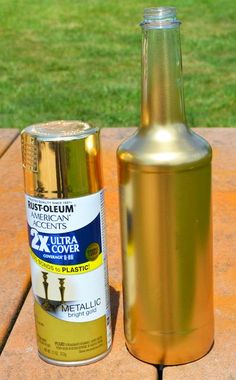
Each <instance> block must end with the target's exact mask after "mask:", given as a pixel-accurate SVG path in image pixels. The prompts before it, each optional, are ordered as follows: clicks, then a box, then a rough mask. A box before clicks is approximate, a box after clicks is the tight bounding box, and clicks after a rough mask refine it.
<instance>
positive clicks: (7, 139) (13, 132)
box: [0, 128, 19, 157]
mask: <svg viewBox="0 0 236 380" xmlns="http://www.w3.org/2000/svg"><path fill="white" fill-rule="evenodd" d="M18 135H19V130H18V129H13V128H4V129H0V157H1V156H2V155H3V154H4V152H5V151H6V150H7V149H8V147H9V146H10V145H11V143H12V142H13V141H14V140H15V139H16V137H17V136H18Z"/></svg>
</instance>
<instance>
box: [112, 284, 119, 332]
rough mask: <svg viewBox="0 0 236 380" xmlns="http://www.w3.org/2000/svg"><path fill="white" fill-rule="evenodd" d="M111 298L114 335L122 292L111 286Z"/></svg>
mask: <svg viewBox="0 0 236 380" xmlns="http://www.w3.org/2000/svg"><path fill="white" fill-rule="evenodd" d="M110 298H111V324H112V337H114V333H115V328H116V321H117V314H118V309H119V304H120V292H119V291H118V290H116V289H115V288H113V287H112V286H110Z"/></svg>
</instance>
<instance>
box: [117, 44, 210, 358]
mask: <svg viewBox="0 0 236 380" xmlns="http://www.w3.org/2000/svg"><path fill="white" fill-rule="evenodd" d="M151 38H152V40H153V37H151ZM158 38H159V37H158ZM171 54H172V53H171ZM167 55H168V49H167ZM152 56H153V54H152ZM146 58H148V57H147V56H146ZM146 64H147V66H148V60H147V62H146ZM159 68H160V66H159ZM159 68H156V70H155V73H158V70H159ZM150 71H152V69H151V70H150V66H149V73H150ZM144 72H145V70H144ZM153 72H154V71H153ZM144 77H145V75H144ZM152 77H153V75H152ZM154 77H155V75H154ZM170 77H171V76H169V78H170ZM146 79H147V78H144V80H146ZM144 87H145V86H144ZM160 87H161V86H159V87H158V88H157V87H155V85H152V86H151V85H148V86H147V88H146V90H147V91H146V93H144V94H143V98H144V103H145V97H146V99H147V100H148V101H146V103H145V104H144V105H143V109H142V111H143V115H144V117H143V124H142V127H141V128H140V129H139V130H138V131H137V132H136V133H135V134H134V135H133V136H131V137H130V138H129V139H128V140H126V141H125V142H123V143H122V144H121V145H120V147H119V148H118V152H117V159H118V171H119V189H120V215H121V235H122V259H123V293H124V325H125V337H126V343H127V347H128V349H129V351H130V352H131V353H132V354H133V355H134V356H136V357H137V358H139V359H141V360H143V361H146V362H149V363H153V364H166V365H171V364H182V363H186V362H190V361H193V360H196V359H199V358H200V357H202V356H203V355H204V354H206V353H207V352H208V351H209V349H210V348H211V346H212V344H213V325H214V324H213V288H212V283H213V281H212V225H211V147H210V145H209V144H208V143H207V142H206V141H205V140H204V139H202V138H201V137H200V136H197V135H196V134H195V133H193V132H192V131H191V130H189V129H188V128H187V127H186V125H185V124H184V122H183V120H177V119H178V118H179V116H178V117H177V118H176V115H180V112H179V113H178V112H176V97H175V104H174V108H172V107H171V100H170V99H171V96H169V95H168V99H169V102H167V103H168V104H166V102H165V100H166V98H165V96H164V97H162V102H163V107H165V106H166V107H167V108H168V121H165V122H164V119H163V115H166V114H167V113H166V111H165V110H163V112H162V113H160V112H158V110H157V113H156V109H155V101H157V97H156V95H158V91H159V92H160ZM163 88H164V87H162V90H163ZM156 89H157V91H155V90H156ZM148 93H151V96H149V99H148ZM162 93H163V91H162ZM153 94H154V95H153ZM153 97H154V100H155V101H154V100H153ZM180 103H181V101H180ZM159 107H160V103H159ZM157 109H158V107H157ZM160 109H161V108H160ZM159 111H160V110H159ZM160 114H161V115H160ZM147 115H148V117H146V116H147ZM156 115H157V117H159V120H156V123H154V122H153V121H154V118H156ZM175 118H176V120H175ZM161 119H162V120H161ZM179 119H180V118H179ZM150 121H151V122H150ZM145 123H146V124H145Z"/></svg>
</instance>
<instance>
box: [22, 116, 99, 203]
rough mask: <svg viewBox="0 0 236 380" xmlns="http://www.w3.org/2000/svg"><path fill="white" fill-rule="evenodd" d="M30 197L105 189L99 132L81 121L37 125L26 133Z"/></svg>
mask: <svg viewBox="0 0 236 380" xmlns="http://www.w3.org/2000/svg"><path fill="white" fill-rule="evenodd" d="M22 156H23V167H24V179H25V189H26V192H27V194H29V195H32V196H35V197H41V198H50V199H53V198H54V199H55V198H70V197H78V196H83V195H87V194H91V193H95V192H96V191H98V190H100V189H101V188H102V179H101V169H100V145H99V130H98V129H97V128H92V127H90V126H89V125H88V124H86V123H82V122H80V121H55V122H50V123H45V124H36V125H32V126H30V127H28V128H26V129H25V130H24V131H23V133H22Z"/></svg>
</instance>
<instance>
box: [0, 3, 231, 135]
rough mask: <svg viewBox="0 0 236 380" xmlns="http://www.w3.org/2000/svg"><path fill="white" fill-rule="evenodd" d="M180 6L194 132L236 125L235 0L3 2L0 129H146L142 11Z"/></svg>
mask: <svg viewBox="0 0 236 380" xmlns="http://www.w3.org/2000/svg"><path fill="white" fill-rule="evenodd" d="M156 5H172V6H176V7H177V11H178V17H179V19H181V20H182V26H181V36H182V52H183V69H184V84H185V103H186V110H187V119H188V123H189V125H190V126H197V127H199V126H207V127H235V126H236V106H235V104H236V2H235V1H234V0H231V1H230V0H218V1H217V0H195V1H194V0H176V1H174V0H173V1H172V2H168V1H166V0H163V1H162V2H161V3H157V2H150V1H140V0H117V1H112V0H111V1H106V0H89V1H85V0H40V1H38V0H37V1H36V0H31V1H30V0H18V1H17V0H0V95H1V97H0V127H2V128H7V127H15V128H23V127H24V126H26V125H29V124H32V123H34V122H41V121H48V120H56V119H81V120H85V121H89V122H91V123H93V124H95V125H98V126H99V127H118V126H119V127H121V126H123V127H126V126H131V125H138V124H139V113H140V106H139V103H140V51H141V30H140V28H139V26H138V24H139V22H140V21H141V20H142V14H143V9H144V8H145V7H149V6H156Z"/></svg>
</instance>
